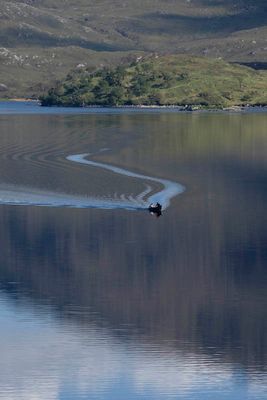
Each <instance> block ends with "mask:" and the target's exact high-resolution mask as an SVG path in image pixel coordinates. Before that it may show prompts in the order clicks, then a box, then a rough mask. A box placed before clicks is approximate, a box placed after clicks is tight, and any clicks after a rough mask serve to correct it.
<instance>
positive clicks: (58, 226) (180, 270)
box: [0, 103, 267, 400]
mask: <svg viewBox="0 0 267 400" xmlns="http://www.w3.org/2000/svg"><path fill="white" fill-rule="evenodd" d="M0 127H1V132H0V171H1V180H0V221H1V223H0V240H1V242H0V243H1V252H0V327H1V330H0V352H1V357H0V370H1V374H0V398H1V399H5V400H11V399H12V400H13V399H16V400H21V399H22V400H28V399H38V400H70V399H71V400H72V399H75V400H80V399H100V400H125V399H129V400H137V399H138V400H141V399H142V400H168V399H179V400H180V399H184V400H191V399H192V400H204V399H212V400H214V399H215V400H217V399H218V400H241V399H242V400H243V399H251V400H262V399H265V400H266V399H267V295H266V293H267V215H266V203H267V158H266V153H267V114H265V113H245V114H220V113H214V114H213V113H199V114H198V113H196V114H195V113H193V114H191V113H188V114H184V113H177V112H175V110H165V111H156V110H144V111H141V110H140V111H136V110H134V111H133V110H114V109H113V110H112V109H110V110H109V109H105V110H101V109H90V110H82V112H80V110H77V109H74V110H73V109H67V110H66V109H65V110H64V109H45V108H39V107H38V106H37V105H32V104H24V103H22V104H14V103H2V104H0ZM77 154H90V155H89V156H86V160H89V161H93V162H94V163H96V164H95V165H92V164H91V165H90V163H89V164H81V163H78V162H75V161H73V160H72V159H71V158H70V156H71V157H73V155H77ZM103 164H104V165H106V166H112V167H113V166H115V167H117V168H119V170H113V171H112V169H108V168H103ZM118 171H127V173H126V174H122V173H118ZM150 178H152V179H150ZM166 180H167V181H168V182H171V183H170V185H172V184H174V185H175V184H178V185H179V184H180V185H182V187H183V188H185V191H184V192H182V190H178V191H176V192H175V193H174V192H173V191H172V192H171V193H170V191H168V190H169V189H168V188H169V187H171V188H173V187H176V188H177V186H168V185H167V184H166V185H167V189H168V190H167V189H166V187H165V186H164V185H165V183H166ZM164 182H165V183H164ZM178 187H179V188H180V189H181V186H178ZM165 189H166V190H167V192H166V191H165V192H164V190H165ZM151 196H152V197H153V196H160V198H161V200H163V202H164V201H165V200H166V199H167V200H168V201H170V205H169V206H168V201H166V204H165V207H166V209H165V210H164V212H163V215H162V216H161V217H160V218H155V217H154V216H151V215H150V214H149V213H148V212H147V211H146V209H145V207H146V204H147V202H148V201H149V199H150V197H151ZM168 196H169V197H168ZM38 205H39V206H38ZM40 206H41V207H40Z"/></svg>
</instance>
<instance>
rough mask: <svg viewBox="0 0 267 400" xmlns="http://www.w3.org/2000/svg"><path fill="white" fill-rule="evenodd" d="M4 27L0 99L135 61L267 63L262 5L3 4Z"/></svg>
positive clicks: (227, 0) (254, 1)
mask: <svg viewBox="0 0 267 400" xmlns="http://www.w3.org/2000/svg"><path fill="white" fill-rule="evenodd" d="M0 21H1V23H0V97H10V96H27V95H28V96H37V95H38V94H40V93H41V92H42V91H44V90H45V89H46V88H48V87H49V86H51V84H53V82H55V81H56V80H57V79H61V78H63V77H64V75H65V74H66V73H67V72H68V71H69V70H70V69H73V68H76V67H77V68H83V66H85V68H86V67H90V66H91V67H100V66H101V65H106V66H112V65H116V64H118V63H120V62H121V60H122V59H124V58H125V57H128V56H129V55H130V56H131V55H132V54H134V55H135V56H137V55H141V54H143V55H144V54H148V53H151V52H158V53H160V54H162V53H166V52H167V53H177V54H190V55H192V54H193V55H198V56H209V57H214V58H216V57H222V58H224V59H226V60H227V61H235V62H242V63H243V62H244V63H248V64H251V65H252V64H254V63H257V65H265V64H264V63H265V62H267V44H266V33H267V25H266V21H267V5H266V1H265V0H142V1H138V0H124V1H119V0H98V1H95V0H86V1H85V0H75V1H74V0H64V1H59V0H53V1H52V0H42V1H41V0H20V1H19V0H9V1H6V0H3V1H1V10H0ZM259 63H261V64H259Z"/></svg>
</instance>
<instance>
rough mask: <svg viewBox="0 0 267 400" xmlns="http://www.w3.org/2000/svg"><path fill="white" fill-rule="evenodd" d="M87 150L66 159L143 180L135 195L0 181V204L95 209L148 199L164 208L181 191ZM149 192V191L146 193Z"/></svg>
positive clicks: (138, 205) (131, 206) (134, 206)
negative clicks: (98, 159) (59, 189)
mask: <svg viewBox="0 0 267 400" xmlns="http://www.w3.org/2000/svg"><path fill="white" fill-rule="evenodd" d="M88 156H90V154H88V153H87V154H74V155H70V156H68V157H67V160H68V161H71V162H75V163H79V164H85V165H89V166H91V167H96V168H102V169H105V170H109V171H112V172H113V173H115V174H120V175H124V176H128V177H132V178H137V179H140V180H142V181H143V183H144V190H143V191H142V192H141V193H139V194H138V195H136V196H135V197H133V196H128V197H126V196H125V195H121V196H120V197H116V196H114V198H103V197H101V198H100V197H99V198H98V197H87V196H78V195H77V196H76V195H70V194H65V193H59V192H52V191H51V192H50V191H45V190H39V189H33V188H28V187H23V186H17V185H6V184H2V185H0V204H9V205H24V206H26V205H31V206H45V207H72V208H99V209H126V210H143V209H147V208H148V206H149V204H151V203H156V202H158V203H160V204H162V209H163V210H164V209H166V208H167V207H168V206H169V204H170V201H171V199H172V198H173V197H175V196H177V195H178V194H180V193H182V192H183V191H184V187H183V186H182V185H180V184H179V183H175V182H172V181H169V180H166V179H160V178H154V177H151V176H147V175H142V174H138V173H135V172H132V171H129V170H127V169H124V168H119V167H116V166H112V165H109V164H105V163H100V162H96V161H92V160H89V159H88ZM149 182H151V183H152V182H156V183H159V184H160V185H161V186H162V189H161V190H160V191H158V192H156V193H153V189H152V187H151V186H150V185H149ZM150 193H151V195H149V194H150Z"/></svg>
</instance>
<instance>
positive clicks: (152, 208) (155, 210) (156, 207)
mask: <svg viewBox="0 0 267 400" xmlns="http://www.w3.org/2000/svg"><path fill="white" fill-rule="evenodd" d="M161 210H162V205H161V204H160V203H158V202H157V203H151V204H150V205H149V207H148V211H149V212H150V214H152V215H156V216H157V217H159V216H160V215H161V214H162V212H161Z"/></svg>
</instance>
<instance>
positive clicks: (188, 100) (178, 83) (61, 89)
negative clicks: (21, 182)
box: [41, 55, 267, 107]
mask: <svg viewBox="0 0 267 400" xmlns="http://www.w3.org/2000/svg"><path fill="white" fill-rule="evenodd" d="M41 102H42V104H43V105H59V106H90V105H100V106H120V105H186V104H190V105H200V106H204V107H205V106H207V107H227V106H233V105H244V104H250V105H256V104H261V105H265V104H267V72H265V71H264V72H263V71H255V70H253V69H251V68H248V67H245V66H239V65H235V64H230V63H227V62H225V61H223V60H218V59H208V58H203V57H202V58H200V57H192V56H191V57H190V56H173V55H168V56H167V55H166V56H158V55H151V56H145V57H139V58H138V59H137V60H135V61H134V62H132V63H130V64H123V65H120V66H118V67H116V68H113V69H107V68H101V69H98V70H96V71H93V72H92V71H90V70H79V71H78V72H77V71H74V72H73V73H72V74H69V75H67V77H66V79H64V80H62V81H61V82H59V83H58V84H57V85H56V86H55V87H54V88H52V89H50V90H49V91H48V94H47V95H45V96H42V97H41Z"/></svg>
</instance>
